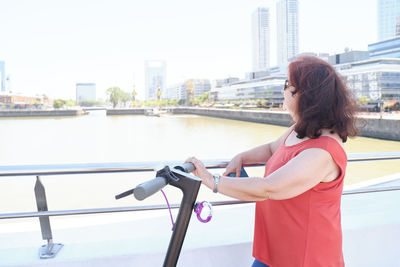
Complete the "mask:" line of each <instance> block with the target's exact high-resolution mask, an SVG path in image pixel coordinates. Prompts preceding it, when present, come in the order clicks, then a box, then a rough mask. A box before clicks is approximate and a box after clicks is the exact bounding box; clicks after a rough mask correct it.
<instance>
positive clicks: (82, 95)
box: [76, 83, 96, 103]
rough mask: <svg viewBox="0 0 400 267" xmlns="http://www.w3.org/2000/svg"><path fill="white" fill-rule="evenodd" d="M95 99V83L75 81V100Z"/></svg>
mask: <svg viewBox="0 0 400 267" xmlns="http://www.w3.org/2000/svg"><path fill="white" fill-rule="evenodd" d="M82 101H96V84H95V83H77V84H76V102H78V103H80V102H82Z"/></svg>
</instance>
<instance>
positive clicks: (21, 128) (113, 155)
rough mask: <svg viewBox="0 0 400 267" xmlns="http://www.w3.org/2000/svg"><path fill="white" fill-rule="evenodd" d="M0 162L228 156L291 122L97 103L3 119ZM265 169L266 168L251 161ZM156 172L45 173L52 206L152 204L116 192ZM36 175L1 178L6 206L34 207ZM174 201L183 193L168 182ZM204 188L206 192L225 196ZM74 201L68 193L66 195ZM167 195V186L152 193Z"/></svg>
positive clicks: (351, 175) (353, 144)
mask: <svg viewBox="0 0 400 267" xmlns="http://www.w3.org/2000/svg"><path fill="white" fill-rule="evenodd" d="M0 126H1V129H2V130H1V132H0V147H1V153H0V162H1V163H0V164H1V165H11V164H12V165H13V164H50V163H77V162H79V163H82V162H137V161H163V160H182V161H183V160H185V159H186V158H187V157H189V156H192V155H195V156H197V157H199V158H200V159H228V158H231V157H232V156H233V155H235V154H236V153H238V152H241V151H243V150H247V149H249V148H252V147H254V146H257V145H260V144H263V143H265V142H268V141H270V140H273V139H275V138H277V137H278V136H280V135H281V134H282V133H283V132H284V131H285V129H286V127H281V126H273V125H267V124H258V123H251V122H243V121H235V120H227V119H219V118H211V117H201V116H194V115H165V116H161V117H146V116H106V115H105V112H104V111H94V112H91V113H90V115H88V116H81V117H72V118H71V117H63V118H19V119H0ZM345 147H346V150H347V152H348V153H356V152H377V151H400V142H396V141H385V140H379V139H372V138H362V137H357V138H355V139H350V140H349V141H348V142H347V143H346V145H345ZM399 165H400V164H399V162H398V161H397V162H396V161H385V162H383V161H379V162H364V163H351V164H349V166H348V174H347V177H346V183H352V182H358V181H361V180H364V179H370V178H375V177H380V176H384V175H388V174H392V173H396V172H400V167H399ZM248 173H249V174H250V175H258V176H261V175H262V174H263V168H249V170H248ZM153 176H154V173H144V174H107V175H105V174H98V175H71V176H58V177H43V178H42V179H43V183H44V184H45V186H46V193H47V195H48V197H47V198H48V201H49V208H50V209H53V210H54V209H72V208H93V207H104V206H124V205H140V204H145V205H148V204H149V202H142V203H140V202H135V201H133V198H126V199H122V200H119V201H115V200H114V195H115V194H117V193H120V192H122V191H125V190H127V189H130V188H132V187H134V186H135V185H137V184H138V183H139V182H140V181H141V180H143V179H150V178H152V177H153ZM34 182H35V180H34V177H18V178H7V177H5V178H0V195H1V196H2V199H7V201H11V200H12V202H10V203H11V204H10V205H8V206H6V205H1V208H0V213H1V212H6V211H10V212H11V211H13V212H15V211H17V210H19V211H26V210H35V204H34V202H33V197H34V195H33V186H34ZM166 191H167V193H169V194H168V195H169V198H171V201H172V202H178V201H179V200H180V193H179V192H178V191H177V190H176V189H173V188H167V189H166ZM221 198H222V196H220V195H219V194H212V193H210V191H209V190H204V189H202V191H201V199H207V200H216V199H221ZM66 199H67V200H68V201H65V200H66ZM149 201H150V202H151V203H155V202H157V203H163V199H162V196H161V194H160V195H155V196H153V197H151V198H150V199H149Z"/></svg>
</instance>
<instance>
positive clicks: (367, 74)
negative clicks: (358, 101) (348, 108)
mask: <svg viewBox="0 0 400 267" xmlns="http://www.w3.org/2000/svg"><path fill="white" fill-rule="evenodd" d="M335 68H336V69H337V70H338V72H339V73H340V74H341V75H342V77H343V79H344V81H345V82H346V84H347V86H348V87H349V89H350V90H352V91H353V93H354V94H355V96H356V97H357V98H361V97H366V98H369V99H370V100H371V102H375V103H379V102H381V101H387V100H392V99H394V100H400V59H395V58H390V59H385V58H382V59H369V60H365V61H360V62H353V63H348V64H341V65H335Z"/></svg>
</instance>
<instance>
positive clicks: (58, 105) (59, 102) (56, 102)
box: [53, 99, 67, 108]
mask: <svg viewBox="0 0 400 267" xmlns="http://www.w3.org/2000/svg"><path fill="white" fill-rule="evenodd" d="M66 102H67V101H65V100H64V99H56V100H54V102H53V107H54V108H62V107H63V106H64V105H65V103H66Z"/></svg>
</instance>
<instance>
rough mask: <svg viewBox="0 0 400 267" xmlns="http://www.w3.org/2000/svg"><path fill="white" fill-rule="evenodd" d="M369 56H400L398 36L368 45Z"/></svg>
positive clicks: (399, 39) (399, 38)
mask: <svg viewBox="0 0 400 267" xmlns="http://www.w3.org/2000/svg"><path fill="white" fill-rule="evenodd" d="M368 52H369V57H370V58H400V37H396V38H392V39H388V40H384V41H380V42H377V43H373V44H369V45H368Z"/></svg>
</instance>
